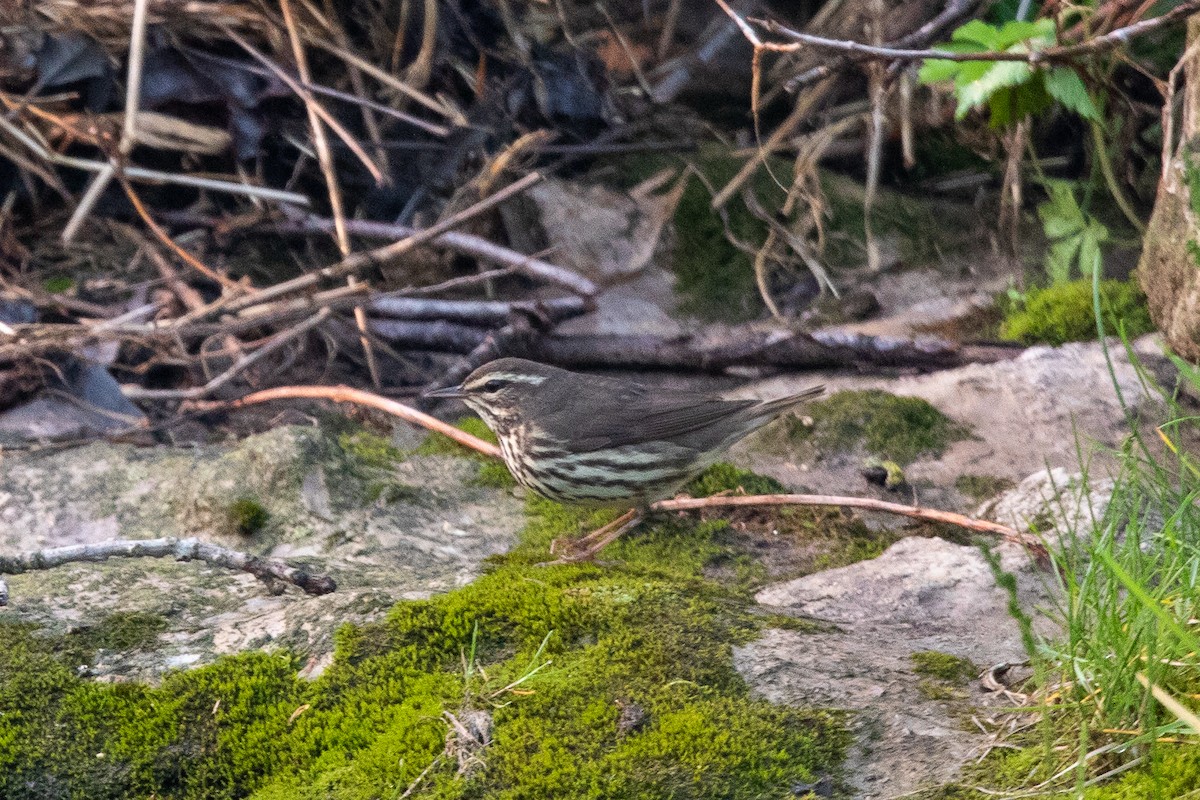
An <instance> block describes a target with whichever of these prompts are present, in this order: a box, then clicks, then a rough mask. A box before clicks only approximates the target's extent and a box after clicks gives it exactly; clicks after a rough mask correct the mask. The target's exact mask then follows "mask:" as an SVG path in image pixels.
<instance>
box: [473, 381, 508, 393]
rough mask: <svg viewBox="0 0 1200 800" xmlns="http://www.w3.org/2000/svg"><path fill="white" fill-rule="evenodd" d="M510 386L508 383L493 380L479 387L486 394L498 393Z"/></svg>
mask: <svg viewBox="0 0 1200 800" xmlns="http://www.w3.org/2000/svg"><path fill="white" fill-rule="evenodd" d="M507 385H508V381H502V380H500V379H499V378H492V379H491V380H490V381H488V382H487V383H485V384H484V385H483V386H481V387H479V388H481V389H482V390H483V391H485V392H498V391H500V390H501V389H503V388H504V387H505V386H507Z"/></svg>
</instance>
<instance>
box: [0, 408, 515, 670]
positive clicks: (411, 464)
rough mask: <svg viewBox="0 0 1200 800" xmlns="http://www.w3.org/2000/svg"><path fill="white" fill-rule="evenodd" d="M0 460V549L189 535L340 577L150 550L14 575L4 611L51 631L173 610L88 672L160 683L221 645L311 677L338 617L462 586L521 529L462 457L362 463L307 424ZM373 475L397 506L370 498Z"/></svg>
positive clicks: (511, 505) (372, 612)
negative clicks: (238, 511)
mask: <svg viewBox="0 0 1200 800" xmlns="http://www.w3.org/2000/svg"><path fill="white" fill-rule="evenodd" d="M3 458H4V469H3V470H2V471H0V552H6V553H7V552H23V551H29V550H40V549H43V548H48V547H58V546H62V545H68V544H85V543H92V542H98V541H104V540H108V539H114V538H130V539H139V538H152V537H158V536H189V535H195V536H200V537H201V538H203V539H207V540H209V541H214V542H217V543H219V544H221V545H223V546H225V547H231V548H233V549H236V550H241V551H246V552H250V553H253V554H255V555H262V556H270V557H274V558H282V559H285V560H288V561H289V562H291V563H294V564H297V565H302V566H305V567H307V568H308V569H310V570H312V571H314V572H322V573H327V574H329V575H331V576H332V577H333V578H334V579H335V580H336V581H337V584H338V590H337V591H336V592H334V593H333V594H329V595H325V596H322V597H311V596H309V595H305V594H303V593H302V592H301V591H300V590H298V589H296V588H295V587H291V586H288V587H285V588H284V590H283V591H282V592H281V593H273V592H272V591H271V589H270V587H268V586H266V585H264V584H263V583H262V582H260V581H258V580H256V579H255V578H254V577H252V576H250V575H249V574H246V573H241V572H231V571H228V570H224V569H218V568H214V567H210V566H208V565H207V564H202V563H177V562H175V561H172V560H169V559H150V558H141V559H113V560H111V561H108V562H105V563H101V564H71V565H67V566H63V567H59V568H57V569H52V570H44V571H38V572H31V573H26V574H23V575H14V576H9V577H8V584H9V590H10V601H9V607H8V609H7V610H6V612H5V617H6V618H7V619H14V620H16V621H24V622H35V623H38V624H42V625H46V626H49V627H50V628H51V629H54V630H57V631H59V632H62V630H64V629H65V628H67V627H69V626H76V627H77V626H91V625H96V624H98V623H100V622H101V621H102V620H103V619H104V618H105V617H106V616H107V615H109V614H111V613H113V612H117V611H120V612H142V613H148V614H154V615H159V616H161V617H163V618H165V619H166V621H167V623H168V626H167V629H166V630H165V631H164V632H163V633H162V635H161V636H160V639H159V644H158V645H157V646H155V647H154V648H151V649H150V650H148V651H146V652H141V651H139V652H133V653H108V654H106V657H105V663H104V664H103V665H100V666H98V667H96V668H95V669H94V672H95V673H96V674H97V675H99V676H100V677H106V676H107V677H110V678H111V677H150V678H153V677H154V676H156V675H158V674H159V673H161V672H162V671H163V670H166V669H170V668H174V667H180V666H193V665H199V664H206V663H211V662H212V661H213V660H214V659H215V658H216V657H217V656H218V655H220V654H223V653H233V652H239V651H243V650H246V649H258V648H275V647H281V646H288V647H292V648H294V649H296V650H297V651H299V652H301V653H303V654H305V655H307V656H309V657H310V663H311V665H312V669H310V670H309V671H308V672H307V673H306V675H310V676H312V675H315V674H316V673H318V672H319V671H320V669H321V668H322V667H323V666H325V665H327V664H328V663H329V661H328V653H329V652H330V650H331V648H332V641H333V633H334V631H335V630H336V629H337V628H338V627H339V626H340V625H341V624H343V623H345V622H356V621H364V620H368V619H371V618H374V617H376V616H378V615H379V614H381V613H383V612H384V611H386V609H387V608H389V607H390V606H391V605H392V604H393V603H394V602H396V601H397V600H400V599H417V598H424V597H428V596H429V595H431V594H433V593H434V592H438V591H445V590H447V589H451V588H454V587H456V586H460V585H462V584H464V583H466V582H468V581H469V580H471V578H473V577H474V576H475V575H477V574H478V573H479V571H480V567H481V564H482V561H483V559H485V558H486V557H488V556H489V555H493V554H496V553H500V552H504V551H505V550H507V549H508V547H509V546H510V545H511V543H512V542H513V541H514V539H515V534H516V532H517V531H518V530H519V529H520V528H521V526H522V525H523V524H524V516H523V514H522V511H521V505H520V503H519V502H518V501H517V500H516V499H515V498H514V497H512V496H511V495H510V494H509V493H507V492H504V491H500V490H495V489H486V488H483V487H477V486H474V485H472V483H471V477H472V476H473V474H474V471H475V470H476V466H475V463H474V462H472V461H470V460H467V459H463V458H456V457H450V456H427V457H415V456H410V457H408V458H407V459H405V460H403V461H400V462H399V463H396V464H395V465H394V467H393V468H391V469H387V470H384V469H379V468H368V467H365V466H364V465H363V464H362V463H360V462H358V461H357V460H356V458H355V456H353V454H352V453H350V452H348V451H346V450H343V448H342V447H341V446H340V445H339V443H338V442H337V441H335V440H334V439H332V438H330V437H329V436H327V435H326V434H325V433H323V432H322V431H321V430H320V429H317V428H311V427H281V428H276V429H274V430H271V431H268V432H267V433H263V434H260V435H257V436H251V437H249V438H247V439H245V440H243V441H241V442H239V443H237V444H235V445H231V446H212V445H209V446H201V447H195V448H176V447H155V448H136V447H132V446H127V445H115V444H92V445H88V446H86V447H79V448H73V449H63V450H57V451H53V452H41V453H5V454H4V456H3ZM378 481H386V482H389V484H390V485H391V486H393V488H394V489H395V491H393V492H392V496H398V497H400V498H401V499H400V500H398V501H396V502H392V503H388V504H382V503H380V502H377V501H375V500H374V497H373V495H374V494H375V493H373V492H372V491H371V487H372V483H373V482H378ZM243 497H248V498H250V499H252V500H253V501H254V502H256V503H258V504H261V506H262V508H263V510H265V511H266V514H267V516H266V523H265V525H264V526H263V528H262V529H261V530H260V531H259V532H257V533H255V534H254V535H252V536H247V535H244V534H241V533H238V532H237V530H236V528H235V527H234V526H232V525H230V521H229V519H228V512H229V506H230V504H231V503H232V502H233V501H235V500H237V499H240V498H243Z"/></svg>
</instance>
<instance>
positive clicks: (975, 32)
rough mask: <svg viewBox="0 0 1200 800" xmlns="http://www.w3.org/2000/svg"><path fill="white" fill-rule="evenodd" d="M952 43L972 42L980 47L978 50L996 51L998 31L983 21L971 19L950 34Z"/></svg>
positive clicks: (998, 40)
mask: <svg viewBox="0 0 1200 800" xmlns="http://www.w3.org/2000/svg"><path fill="white" fill-rule="evenodd" d="M950 41H952V42H973V43H975V44H978V45H981V46H980V47H979V49H980V50H996V49H998V46H999V43H1000V41H1001V38H1000V29H999V28H997V27H996V26H995V25H988V24H987V23H986V22H984V21H983V20H978V19H973V20H971V21H970V22H968V23H967V24H966V25H961V26H959V27H958V28H956V29H955V30H954V33H952V34H950Z"/></svg>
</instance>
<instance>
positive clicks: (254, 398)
mask: <svg viewBox="0 0 1200 800" xmlns="http://www.w3.org/2000/svg"><path fill="white" fill-rule="evenodd" d="M290 398H315V399H320V400H332V401H333V402H335V403H356V404H358V405H360V406H369V407H371V408H377V409H379V410H380V411H385V412H387V413H388V414H391V415H392V416H395V417H399V418H400V419H402V420H404V421H405V422H411V423H413V424H414V425H420V426H421V427H422V428H426V429H428V430H431V431H437V432H438V433H440V434H442V435H443V436H448V437H450V438H451V439H453V440H454V441H456V442H458V443H459V444H461V445H462V446H463V447H468V448H470V449H472V450H475V451H478V452H480V453H483V454H484V455H485V456H491V457H492V458H500V448H499V447H497V446H496V445H494V444H492V443H491V442H485V441H484V440H483V439H480V438H479V437H478V436H472V435H471V434H469V433H467V432H466V431H461V430H459V429H458V428H456V427H454V426H453V425H448V424H446V423H445V422H442V421H441V420H440V419H438V418H437V417H432V416H430V415H429V414H426V413H425V412H423V411H418V410H417V409H415V408H413V407H412V406H406V405H404V403H399V402H397V401H395V400H389V399H388V398H386V397H381V396H379V395H377V394H375V393H373V392H366V391H363V390H362V389H351V388H350V387H349V386H277V387H275V388H274V389H264V390H262V391H261V392H254V393H253V394H248V395H246V396H245V397H243V398H242V399H241V400H234V401H233V402H231V403H220V404H217V405H220V406H223V407H225V408H241V407H242V406H249V405H253V404H255V403H265V402H268V401H270V400H287V399H290Z"/></svg>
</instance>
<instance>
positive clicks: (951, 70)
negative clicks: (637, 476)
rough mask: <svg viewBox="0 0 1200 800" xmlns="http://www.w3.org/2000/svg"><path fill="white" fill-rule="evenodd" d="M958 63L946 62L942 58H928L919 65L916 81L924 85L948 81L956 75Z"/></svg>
mask: <svg viewBox="0 0 1200 800" xmlns="http://www.w3.org/2000/svg"><path fill="white" fill-rule="evenodd" d="M958 70H959V63H958V62H957V61H947V60H945V59H944V58H930V59H927V60H926V61H925V63H924V64H922V65H921V69H920V70H919V71H918V72H917V80H919V81H921V83H924V84H930V83H940V82H942V81H948V80H950V79H952V78H953V77H954V76H955V75H957V74H958Z"/></svg>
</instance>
